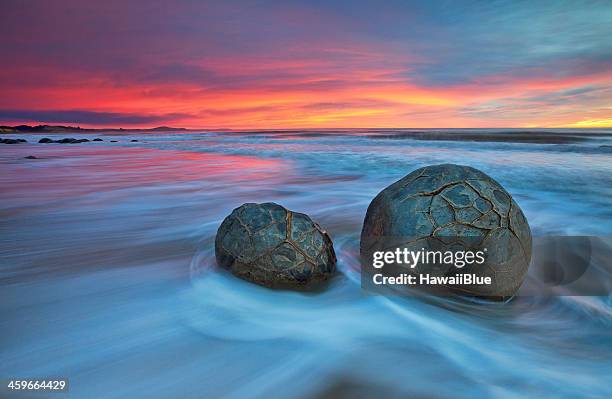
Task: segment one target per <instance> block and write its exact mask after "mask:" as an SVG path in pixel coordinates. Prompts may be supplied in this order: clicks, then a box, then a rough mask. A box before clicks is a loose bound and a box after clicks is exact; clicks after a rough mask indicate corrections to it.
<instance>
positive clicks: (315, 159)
mask: <svg viewBox="0 0 612 399" xmlns="http://www.w3.org/2000/svg"><path fill="white" fill-rule="evenodd" d="M489 133H490V134H494V132H489ZM388 135H389V134H387V133H386V134H385V135H381V136H382V137H376V134H370V133H369V132H356V133H355V132H332V133H331V134H327V133H325V134H318V133H317V134H313V133H308V132H276V133H274V132H272V133H262V132H248V133H245V134H235V133H227V134H224V133H201V134H180V135H151V136H146V137H145V136H121V137H115V138H113V137H111V136H106V137H105V142H102V143H85V144H78V145H66V146H62V145H55V144H53V145H42V144H24V145H15V146H3V147H1V148H0V163H1V164H2V165H1V171H0V186H1V187H2V188H1V190H0V215H1V218H0V284H1V288H0V316H1V318H0V331H1V338H2V339H1V345H0V378H8V377H19V378H24V377H43V376H63V377H68V378H69V380H70V393H69V394H67V395H65V396H66V397H74V398H97V399H98V398H126V397H133V398H140V397H142V398H171V397H176V398H218V397H228V398H245V397H257V398H269V397H287V398H325V397H330V398H331V397H333V398H337V397H373V396H383V397H405V396H407V395H408V396H410V397H419V396H422V397H454V398H456V397H466V398H474V397H487V398H488V397H524V396H536V397H548V396H554V397H567V398H575V397H594V398H595V397H610V396H612V387H611V386H610V384H609V382H608V380H609V371H610V369H612V361H611V360H610V359H612V356H611V348H612V335H610V333H609V331H610V327H611V326H612V307H611V305H612V304H611V302H612V301H611V300H610V297H558V298H538V297H525V298H517V299H516V300H514V301H511V302H509V303H506V304H479V303H473V302H468V301H462V300H450V299H429V300H424V299H418V298H401V297H393V298H386V297H382V296H370V295H365V294H364V293H363V292H362V291H361V289H360V282H359V277H360V275H359V265H358V264H359V262H358V259H357V252H358V242H357V239H358V237H359V233H360V228H361V223H362V221H363V216H364V214H365V209H366V207H367V205H368V203H369V201H370V200H371V199H372V198H373V197H374V195H376V194H377V193H378V192H379V191H380V190H381V189H382V188H384V187H385V186H387V185H388V184H390V183H392V182H393V181H395V180H397V179H398V178H400V177H402V176H403V175H405V174H407V173H408V172H410V171H412V170H413V169H415V168H417V167H421V166H424V165H426V164H433V163H442V162H453V163H461V164H468V165H471V166H474V167H477V168H479V169H482V170H483V171H485V172H486V173H488V174H490V175H491V176H493V177H494V178H495V179H497V180H498V181H499V182H500V183H502V184H503V185H504V186H505V187H506V188H507V189H508V191H509V192H510V193H512V194H513V195H514V197H515V198H516V200H517V202H518V203H519V205H520V206H521V207H522V208H523V210H524V212H525V214H526V216H527V218H528V220H529V221H530V224H531V227H532V230H533V232H534V234H535V235H540V236H541V235H591V236H610V235H612V234H611V233H612V208H611V207H610V202H611V199H612V153H611V152H610V151H609V150H608V147H602V145H606V144H607V145H609V142H608V140H609V138H607V137H604V136H602V137H601V138H595V139H589V140H585V141H580V142H570V143H562V144H537V143H536V144H534V143H527V144H526V143H513V142H477V143H475V142H467V141H438V140H435V141H427V140H423V139H422V138H420V139H419V140H418V141H416V140H389V137H387V136H388ZM20 137H25V138H27V139H28V140H29V141H30V142H32V141H37V139H38V137H37V136H20ZM110 139H118V140H119V142H118V143H110V142H109V140H110ZM130 139H138V140H139V142H138V143H130V142H129V140H130ZM27 155H35V156H36V157H38V158H40V159H35V160H28V159H23V157H25V156H27ZM261 201H276V202H279V203H282V204H283V205H285V206H287V207H288V208H289V209H294V210H298V211H302V212H306V213H309V214H310V215H311V216H312V217H313V219H315V220H316V221H318V222H319V223H321V224H322V225H323V226H324V227H325V228H326V229H327V230H328V231H329V232H330V233H331V235H332V238H333V239H334V243H335V246H336V252H337V254H338V258H339V265H338V266H339V269H340V273H339V274H338V276H337V277H335V278H334V279H333V281H332V282H331V283H330V285H329V286H328V287H327V289H326V290H324V291H322V292H318V293H309V294H307V293H296V292H288V291H271V290H268V289H265V288H261V287H258V286H254V285H251V284H248V283H246V282H244V281H241V280H238V279H235V278H233V277H232V276H231V275H228V274H227V273H225V272H223V271H220V270H218V269H217V268H216V267H215V266H214V253H213V246H212V242H213V240H214V234H215V232H216V228H217V227H218V225H219V223H220V222H221V220H222V219H223V218H224V217H225V216H226V215H227V214H228V213H229V212H230V211H231V210H232V209H233V208H235V207H237V206H239V205H240V204H242V203H243V202H261ZM22 397H27V395H25V396H22ZM33 397H34V396H33ZM35 397H45V395H44V394H36V396H35Z"/></svg>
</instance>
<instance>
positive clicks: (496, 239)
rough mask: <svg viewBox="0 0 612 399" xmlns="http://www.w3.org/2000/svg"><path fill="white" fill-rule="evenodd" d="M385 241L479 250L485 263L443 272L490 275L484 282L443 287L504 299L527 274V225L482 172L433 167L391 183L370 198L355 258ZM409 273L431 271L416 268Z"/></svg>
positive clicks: (451, 166) (512, 203) (503, 192)
mask: <svg viewBox="0 0 612 399" xmlns="http://www.w3.org/2000/svg"><path fill="white" fill-rule="evenodd" d="M398 243H400V244H401V245H398ZM391 246H393V247H398V246H399V247H408V248H409V249H411V250H415V251H416V250H420V249H421V248H426V249H434V248H436V249H440V248H446V249H448V248H453V250H457V249H469V250H473V251H476V250H482V249H484V248H486V252H487V257H486V258H487V260H486V262H485V264H484V265H470V266H465V267H463V268H460V269H458V268H455V267H451V268H447V269H445V270H444V271H443V273H442V274H444V275H452V274H457V273H474V274H476V275H478V276H490V277H491V278H492V281H493V284H491V285H487V286H485V285H482V286H478V285H472V286H468V287H466V286H462V287H449V288H451V289H452V291H454V292H457V293H461V294H466V295H474V296H483V297H490V298H491V299H504V298H507V297H511V296H512V295H514V294H515V293H516V291H517V290H518V288H519V287H520V285H521V284H522V282H523V279H524V278H525V275H526V273H527V269H528V267H529V262H530V260H531V230H530V228H529V224H528V223H527V220H526V218H525V216H524V215H523V212H522V211H521V209H520V208H519V206H518V205H517V204H516V202H515V201H514V200H513V199H512V196H511V195H510V194H509V193H508V192H507V191H506V190H505V189H504V188H503V187H502V186H501V185H500V184H499V183H498V182H496V181H495V180H494V179H492V178H491V177H489V176H488V175H486V174H485V173H483V172H481V171H479V170H477V169H474V168H471V167H468V166H461V165H454V164H443V165H433V166H427V167H424V168H421V169H417V170H415V171H414V172H412V173H410V174H409V175H407V176H405V177H404V178H402V179H401V180H399V181H397V182H395V183H393V184H392V185H390V186H389V187H387V188H385V189H384V190H383V191H381V192H380V193H379V194H378V195H377V196H376V198H374V200H373V201H372V202H371V203H370V206H369V207H368V211H367V213H366V217H365V220H364V224H363V230H362V232H361V255H362V257H369V256H370V255H371V253H372V252H373V251H375V250H388V249H389V248H388V247H391ZM364 259H365V258H364ZM408 271H409V272H410V271H412V272H418V273H423V272H430V271H431V270H427V266H426V265H419V267H417V268H416V269H415V270H408ZM432 272H433V271H432Z"/></svg>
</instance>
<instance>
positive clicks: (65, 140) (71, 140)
mask: <svg viewBox="0 0 612 399" xmlns="http://www.w3.org/2000/svg"><path fill="white" fill-rule="evenodd" d="M75 141H77V139H75V138H72V137H66V138H63V139H61V140H57V141H56V143H61V144H72V143H74V142H75Z"/></svg>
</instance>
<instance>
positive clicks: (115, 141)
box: [110, 140, 118, 143]
mask: <svg viewBox="0 0 612 399" xmlns="http://www.w3.org/2000/svg"><path fill="white" fill-rule="evenodd" d="M110 142H111V143H118V141H117V140H111V141H110Z"/></svg>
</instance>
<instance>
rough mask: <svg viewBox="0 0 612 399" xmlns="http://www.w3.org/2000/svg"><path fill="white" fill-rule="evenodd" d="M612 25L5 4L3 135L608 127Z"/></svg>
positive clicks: (0, 73) (527, 8)
mask: <svg viewBox="0 0 612 399" xmlns="http://www.w3.org/2000/svg"><path fill="white" fill-rule="evenodd" d="M451 4H452V3H451ZM602 10H603V11H602ZM610 16H612V7H611V5H608V7H607V9H605V7H604V5H600V6H599V7H598V8H597V9H596V10H595V9H594V8H593V10H590V9H589V8H588V7H578V6H576V7H574V6H572V5H571V4H569V3H563V4H557V3H550V4H549V5H548V6H543V5H542V6H538V5H533V4H529V3H521V4H518V3H515V2H509V3H507V4H506V3H494V4H493V3H490V4H489V3H482V2H477V3H474V4H471V5H470V4H469V3H462V4H459V3H457V4H456V6H451V7H449V6H448V5H443V4H439V5H426V4H423V3H410V2H398V3H388V4H387V5H386V6H384V7H383V6H380V5H378V3H377V2H357V3H353V2H321V3H319V2H302V3H291V4H288V3H263V4H262V3H258V5H253V4H251V3H240V2H230V3H226V4H223V2H218V3H206V2H175V3H172V2H168V3H164V2H161V3H160V2H154V4H153V3H151V2H145V1H143V2H129V5H126V4H125V3H124V2H114V1H110V2H103V3H100V4H95V3H93V2H92V3H90V4H83V2H79V1H72V0H63V1H59V2H45V1H38V2H27V4H24V2H20V1H7V2H5V3H3V11H2V13H1V14H0V48H1V49H2V54H3V55H4V56H5V57H4V58H5V61H4V62H3V67H2V69H0V82H1V84H2V92H3V95H2V96H0V124H8V125H13V124H20V123H46V124H71V125H80V126H83V127H119V126H122V127H152V126H158V125H170V126H178V127H187V128H236V129H251V128H257V129H265V128H306V127H309V128H333V127H356V128H365V127H611V126H612V39H611V38H612V24H610V23H609V20H610ZM560 21H562V23H561V22H560Z"/></svg>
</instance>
